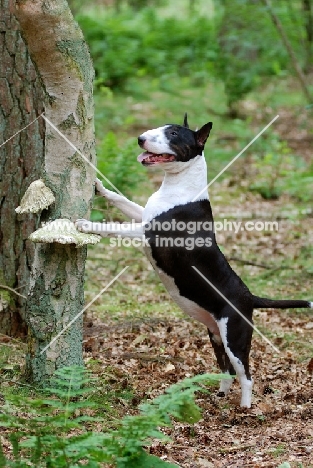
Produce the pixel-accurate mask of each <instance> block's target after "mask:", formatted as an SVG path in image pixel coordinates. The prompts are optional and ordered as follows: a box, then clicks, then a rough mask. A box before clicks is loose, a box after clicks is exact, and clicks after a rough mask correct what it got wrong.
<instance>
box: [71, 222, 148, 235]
mask: <svg viewBox="0 0 313 468" xmlns="http://www.w3.org/2000/svg"><path fill="white" fill-rule="evenodd" d="M75 226H76V228H77V229H78V230H79V231H81V232H85V233H92V234H99V235H100V236H102V237H117V236H121V237H130V238H132V239H133V238H141V239H142V240H143V239H144V229H143V226H142V224H141V223H114V222H112V223H100V222H93V221H88V220H87V219H77V220H76V221H75Z"/></svg>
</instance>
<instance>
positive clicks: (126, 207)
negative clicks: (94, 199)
mask: <svg viewBox="0 0 313 468" xmlns="http://www.w3.org/2000/svg"><path fill="white" fill-rule="evenodd" d="M96 191H97V192H98V193H99V194H100V195H102V196H103V197H104V198H106V199H107V200H108V201H109V202H111V203H112V204H113V205H114V206H116V208H118V209H119V210H121V212H122V213H124V215H126V216H127V217H128V218H130V219H133V220H134V221H136V222H137V223H140V222H141V221H142V213H143V210H144V209H143V207H142V206H140V205H138V204H137V203H134V202H132V201H130V200H128V199H127V198H126V197H123V196H122V195H119V194H118V193H115V192H112V191H111V190H108V189H106V188H104V187H103V185H102V182H101V180H99V179H96Z"/></svg>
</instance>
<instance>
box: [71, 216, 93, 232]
mask: <svg viewBox="0 0 313 468" xmlns="http://www.w3.org/2000/svg"><path fill="white" fill-rule="evenodd" d="M75 227H76V229H77V230H78V231H80V232H85V233H88V232H92V221H88V220H87V219H76V221H75Z"/></svg>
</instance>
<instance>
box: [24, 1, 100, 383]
mask: <svg viewBox="0 0 313 468" xmlns="http://www.w3.org/2000/svg"><path fill="white" fill-rule="evenodd" d="M16 16H17V18H18V20H19V23H20V27H21V31H22V35H23V38H24V40H25V42H26V44H27V47H28V51H29V53H30V56H31V58H32V60H33V62H34V64H35V66H36V69H37V70H38V73H39V75H40V78H41V81H42V84H43V87H44V90H45V97H44V102H45V116H46V117H47V118H48V119H49V121H51V122H52V123H53V124H54V125H55V126H56V127H58V129H59V130H60V131H61V132H62V133H63V134H64V135H65V136H66V137H67V138H68V139H69V140H70V141H71V142H72V143H73V144H74V145H75V146H76V148H78V149H79V150H80V151H81V152H82V153H84V154H85V155H86V156H87V157H88V159H89V160H90V162H91V163H93V164H95V141H94V125H93V99H92V81H93V75H94V72H93V67H92V63H91V59H90V55H89V52H88V48H87V46H86V43H85V41H84V38H83V35H82V33H81V30H80V29H79V27H78V25H77V24H76V23H75V21H74V19H73V16H72V14H71V12H70V9H69V7H68V4H67V2H66V1H64V0H50V1H49V2H47V1H45V0H23V1H21V2H18V3H17V5H16ZM94 176H95V174H94V169H93V167H92V166H91V165H89V164H87V163H86V162H85V161H84V160H83V159H82V157H81V156H80V155H79V153H77V152H76V151H75V150H74V149H73V148H72V147H71V146H70V145H69V144H68V143H66V142H65V141H64V139H63V138H62V137H61V136H60V135H59V134H57V133H56V132H55V130H53V129H52V128H51V126H50V125H47V126H46V133H45V157H44V165H43V167H42V172H41V179H43V180H44V182H45V184H46V186H47V187H49V188H50V189H51V190H52V192H53V193H54V195H55V198H56V201H55V204H54V205H51V207H49V209H48V210H44V214H43V215H42V216H41V220H47V219H49V220H54V219H58V218H67V219H71V220H72V221H73V220H74V219H76V218H82V217H86V216H87V215H88V211H89V208H90V204H91V199H92V194H93V193H92V192H93V191H92V186H93V180H94ZM85 258H86V247H83V248H79V249H77V248H75V246H74V245H73V244H71V245H62V244H56V243H54V244H36V246H35V256H34V262H33V265H32V274H31V281H30V289H29V295H28V301H27V308H26V320H27V323H28V325H29V353H28V356H27V362H26V364H27V365H26V375H27V377H28V378H29V379H30V380H33V381H34V382H36V383H40V384H43V383H44V382H45V381H48V380H49V378H50V377H51V375H52V374H53V372H54V371H55V369H57V368H59V367H62V366H65V365H74V364H76V365H81V364H82V317H80V318H79V319H78V320H77V321H75V323H74V324H73V325H72V326H71V327H70V328H69V329H68V330H67V331H66V332H65V333H64V334H62V335H61V336H60V338H58V340H56V341H55V342H54V343H53V344H52V345H51V347H49V348H48V349H47V350H46V351H45V352H43V353H41V351H42V350H43V348H45V347H46V346H47V345H48V344H49V343H50V341H51V339H53V337H54V336H56V335H57V334H58V333H59V332H61V331H62V329H63V328H64V327H65V326H66V325H67V324H68V323H69V322H70V321H71V320H72V319H74V318H75V317H76V315H77V314H78V313H79V312H80V311H81V309H82V308H83V304H84V293H83V283H84V267H85Z"/></svg>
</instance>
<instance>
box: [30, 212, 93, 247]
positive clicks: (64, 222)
mask: <svg viewBox="0 0 313 468" xmlns="http://www.w3.org/2000/svg"><path fill="white" fill-rule="evenodd" d="M29 239H30V240H31V241H33V242H42V243H45V244H51V243H53V242H56V243H58V244H75V245H76V247H77V248H78V247H82V246H83V245H86V244H97V243H98V242H100V239H101V236H98V235H97V234H85V233H83V232H80V231H78V230H77V229H76V227H75V224H74V223H73V222H72V221H70V220H69V219H55V220H54V221H51V222H50V223H47V224H45V225H44V226H43V227H42V228H40V229H37V231H35V232H33V233H32V234H31V235H30V236H29Z"/></svg>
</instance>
